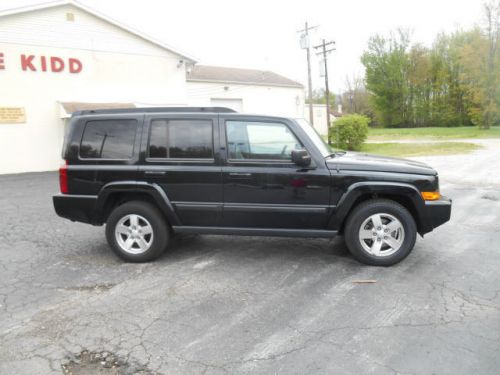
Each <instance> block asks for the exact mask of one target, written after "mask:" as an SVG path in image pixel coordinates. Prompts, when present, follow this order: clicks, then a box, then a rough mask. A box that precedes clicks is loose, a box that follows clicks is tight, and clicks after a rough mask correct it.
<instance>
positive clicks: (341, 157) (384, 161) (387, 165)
mask: <svg viewBox="0 0 500 375" xmlns="http://www.w3.org/2000/svg"><path fill="white" fill-rule="evenodd" d="M326 164H327V166H328V168H329V169H337V168H338V169H341V170H351V171H378V172H395V173H410V174H424V175H437V172H436V171H435V170H434V169H433V168H431V167H429V166H428V165H427V164H425V163H421V162H418V161H414V160H408V159H400V158H393V157H389V156H380V155H373V154H364V153H360V152H346V153H345V154H340V153H339V154H337V156H335V157H334V158H331V159H328V160H327V163H326Z"/></svg>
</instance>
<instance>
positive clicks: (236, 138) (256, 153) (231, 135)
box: [226, 121, 302, 160]
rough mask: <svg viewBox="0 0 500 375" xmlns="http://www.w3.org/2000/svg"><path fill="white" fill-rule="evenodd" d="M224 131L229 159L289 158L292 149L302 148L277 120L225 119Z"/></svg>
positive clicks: (288, 130)
mask: <svg viewBox="0 0 500 375" xmlns="http://www.w3.org/2000/svg"><path fill="white" fill-rule="evenodd" d="M226 133H227V144H228V149H229V158H230V159H260V160H291V153H292V150H298V149H302V145H301V144H300V142H299V141H298V140H297V138H295V136H294V135H293V134H292V132H291V131H290V129H288V127H287V126H286V125H285V124H281V123H278V122H253V121H227V122H226Z"/></svg>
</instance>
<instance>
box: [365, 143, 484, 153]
mask: <svg viewBox="0 0 500 375" xmlns="http://www.w3.org/2000/svg"><path fill="white" fill-rule="evenodd" d="M479 148H481V146H479V145H476V144H474V143H468V142H428V143H395V142H394V143H365V144H364V145H363V147H362V149H361V151H362V152H368V153H371V154H379V155H386V156H397V157H410V156H429V155H453V154H465V153H468V152H472V151H474V150H477V149H479Z"/></svg>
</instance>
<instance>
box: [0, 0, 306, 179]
mask: <svg viewBox="0 0 500 375" xmlns="http://www.w3.org/2000/svg"><path fill="white" fill-rule="evenodd" d="M195 63H196V60H195V58H193V57H192V56H190V55H189V54H186V53H184V52H182V51H180V50H178V49H176V48H173V47H171V46H169V45H166V44H165V43H163V42H161V41H158V40H155V39H154V38H151V37H149V36H146V35H144V34H142V33H141V32H139V31H136V30H133V29H131V28H129V27H127V26H124V25H122V24H120V23H119V22H117V21H115V20H112V19H110V18H109V17H107V16H106V15H103V14H101V13H99V12H96V11H95V10H93V9H90V8H88V7H86V6H84V5H82V4H80V3H78V2H75V1H73V0H60V1H54V2H48V3H47V2H45V3H43V4H40V5H36V6H29V7H23V8H17V9H13V10H6V11H0V173H18V172H29V171H45V170H55V169H57V168H58V167H59V165H60V162H61V160H60V154H61V147H62V142H63V136H64V125H65V123H66V121H67V120H66V119H67V118H68V117H69V116H70V114H71V113H72V112H73V111H75V110H78V109H86V108H103V107H104V108H110V107H111V108H113V107H130V106H132V105H136V106H180V105H181V106H182V105H229V106H231V107H236V108H238V109H243V110H244V111H252V112H258V113H270V114H271V113H272V114H278V113H280V114H287V115H288V116H296V115H298V114H299V115H301V113H302V111H301V110H302V108H303V93H302V91H303V90H302V88H301V86H300V84H297V83H294V85H289V86H286V85H285V86H279V85H278V86H276V85H269V86H267V85H266V84H265V83H266V82H267V80H262V81H261V82H245V83H242V82H232V79H230V80H229V81H228V82H225V81H224V80H222V81H219V82H213V81H197V80H196V78H195V77H196V72H198V68H197V67H196V66H195V67H194V68H193V66H194V64H195ZM186 71H191V72H192V74H193V75H191V78H190V81H189V82H188V81H186ZM278 77H279V76H278ZM219 78H221V77H219ZM222 78H224V77H223V76H222ZM282 78H283V77H282ZM285 80H286V79H285ZM288 81H289V80H288ZM207 85H208V86H207ZM206 87H207V89H206V91H205V88H206ZM219 87H223V88H222V91H221V92H219V91H220V90H219ZM225 87H228V89H225ZM203 92H204V93H205V94H206V95H205V96H204V95H201V94H202V93H203ZM235 93H238V94H237V95H235ZM259 98H260V104H259ZM224 100H225V101H224ZM231 100H232V101H231ZM270 103H272V104H270ZM299 108H300V111H299Z"/></svg>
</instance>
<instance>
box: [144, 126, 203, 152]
mask: <svg viewBox="0 0 500 375" xmlns="http://www.w3.org/2000/svg"><path fill="white" fill-rule="evenodd" d="M149 157H150V158H175V159H211V158H213V142H212V121H210V120H153V121H152V122H151V130H150V137H149Z"/></svg>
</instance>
